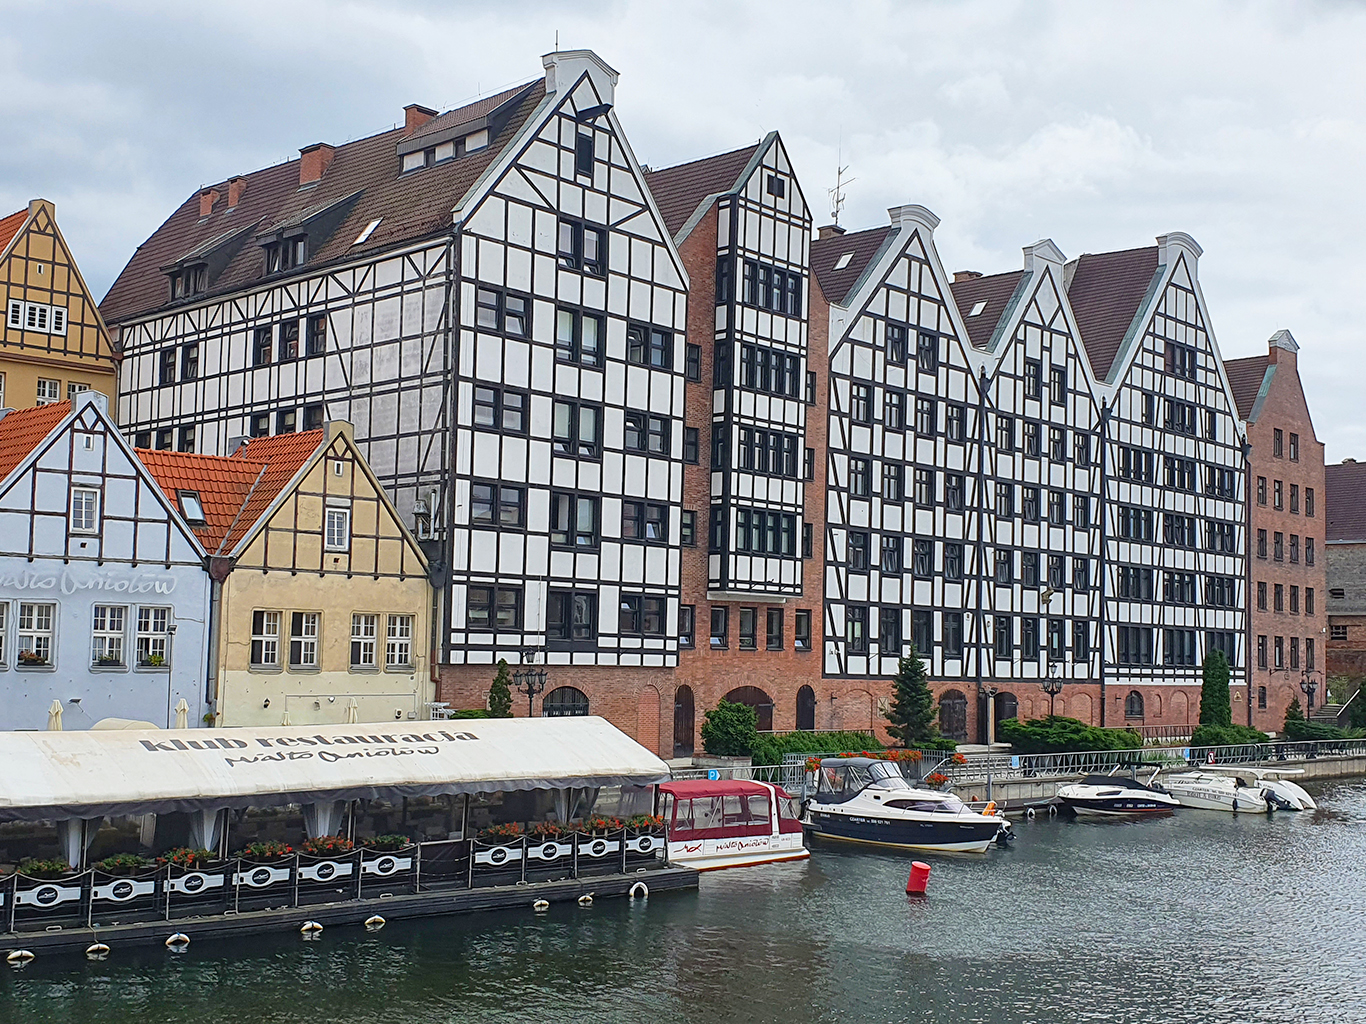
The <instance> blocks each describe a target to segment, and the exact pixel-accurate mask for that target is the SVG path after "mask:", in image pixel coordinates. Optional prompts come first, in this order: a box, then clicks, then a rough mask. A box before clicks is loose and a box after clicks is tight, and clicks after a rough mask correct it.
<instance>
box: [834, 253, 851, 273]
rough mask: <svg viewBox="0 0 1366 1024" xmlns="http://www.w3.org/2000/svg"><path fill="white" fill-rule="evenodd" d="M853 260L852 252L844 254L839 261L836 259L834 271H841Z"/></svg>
mask: <svg viewBox="0 0 1366 1024" xmlns="http://www.w3.org/2000/svg"><path fill="white" fill-rule="evenodd" d="M853 258H854V254H853V253H852V252H846V253H844V254H843V255H841V256H840V258H839V259H837V260H836V261H835V269H836V270H843V269H844V268H845V267H847V266H849V261H850V260H852V259H853Z"/></svg>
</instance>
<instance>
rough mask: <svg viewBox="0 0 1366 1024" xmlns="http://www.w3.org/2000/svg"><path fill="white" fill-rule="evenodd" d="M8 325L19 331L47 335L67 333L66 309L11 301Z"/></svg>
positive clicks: (18, 300) (17, 300)
mask: <svg viewBox="0 0 1366 1024" xmlns="http://www.w3.org/2000/svg"><path fill="white" fill-rule="evenodd" d="M5 322H6V324H8V326H9V327H10V328H11V329H13V330H17V331H42V332H43V333H45V334H65V333H66V307H65V306H49V305H45V304H44V303H41V302H24V301H22V300H20V299H10V300H9V315H8V318H7V319H6V321H5Z"/></svg>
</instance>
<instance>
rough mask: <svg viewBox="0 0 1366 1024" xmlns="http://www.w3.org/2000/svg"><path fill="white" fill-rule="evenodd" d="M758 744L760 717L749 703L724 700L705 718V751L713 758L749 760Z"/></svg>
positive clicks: (703, 737) (703, 740) (703, 735)
mask: <svg viewBox="0 0 1366 1024" xmlns="http://www.w3.org/2000/svg"><path fill="white" fill-rule="evenodd" d="M758 742H759V729H758V717H757V716H756V715H755V713H754V709H753V708H752V707H750V706H749V705H748V704H734V703H732V702H730V701H728V700H723V701H721V703H719V704H717V705H716V707H714V708H712V709H711V710H710V711H708V712H707V713H706V715H704V716H703V720H702V749H704V750H705V751H706V752H707V753H708V754H711V755H712V756H713V757H749V756H752V755H753V754H754V748H755V746H756V745H757V744H758Z"/></svg>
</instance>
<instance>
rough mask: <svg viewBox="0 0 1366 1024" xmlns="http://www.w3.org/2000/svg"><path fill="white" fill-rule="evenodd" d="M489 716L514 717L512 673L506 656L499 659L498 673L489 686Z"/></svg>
mask: <svg viewBox="0 0 1366 1024" xmlns="http://www.w3.org/2000/svg"><path fill="white" fill-rule="evenodd" d="M489 717H490V718H511V717H512V673H511V672H509V671H508V661H507V659H506V658H499V659H498V674H497V675H496V676H494V677H493V685H492V686H490V687H489Z"/></svg>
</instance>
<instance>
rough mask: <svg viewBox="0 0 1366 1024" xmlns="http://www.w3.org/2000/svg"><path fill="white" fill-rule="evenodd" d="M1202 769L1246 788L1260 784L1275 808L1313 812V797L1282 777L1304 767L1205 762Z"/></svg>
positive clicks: (1300, 773)
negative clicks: (1207, 763)
mask: <svg viewBox="0 0 1366 1024" xmlns="http://www.w3.org/2000/svg"><path fill="white" fill-rule="evenodd" d="M1203 771H1207V772H1218V773H1220V774H1223V775H1228V776H1230V777H1233V778H1237V779H1240V780H1242V784H1243V786H1245V787H1247V788H1252V787H1260V788H1261V790H1262V796H1263V797H1264V798H1265V799H1266V801H1267V803H1269V804H1271V805H1272V807H1274V808H1275V809H1276V810H1278V811H1312V810H1315V809H1316V808H1317V807H1318V804H1316V803H1314V798H1313V797H1312V796H1310V795H1309V794H1308V793H1306V792H1305V791H1304V789H1303V788H1302V787H1301V786H1300V785H1299V784H1298V783H1294V782H1291V781H1290V780H1289V779H1287V778H1285V776H1287V775H1303V774H1304V769H1303V768H1262V767H1256V766H1251V765H1206V766H1205V767H1204V769H1203Z"/></svg>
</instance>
